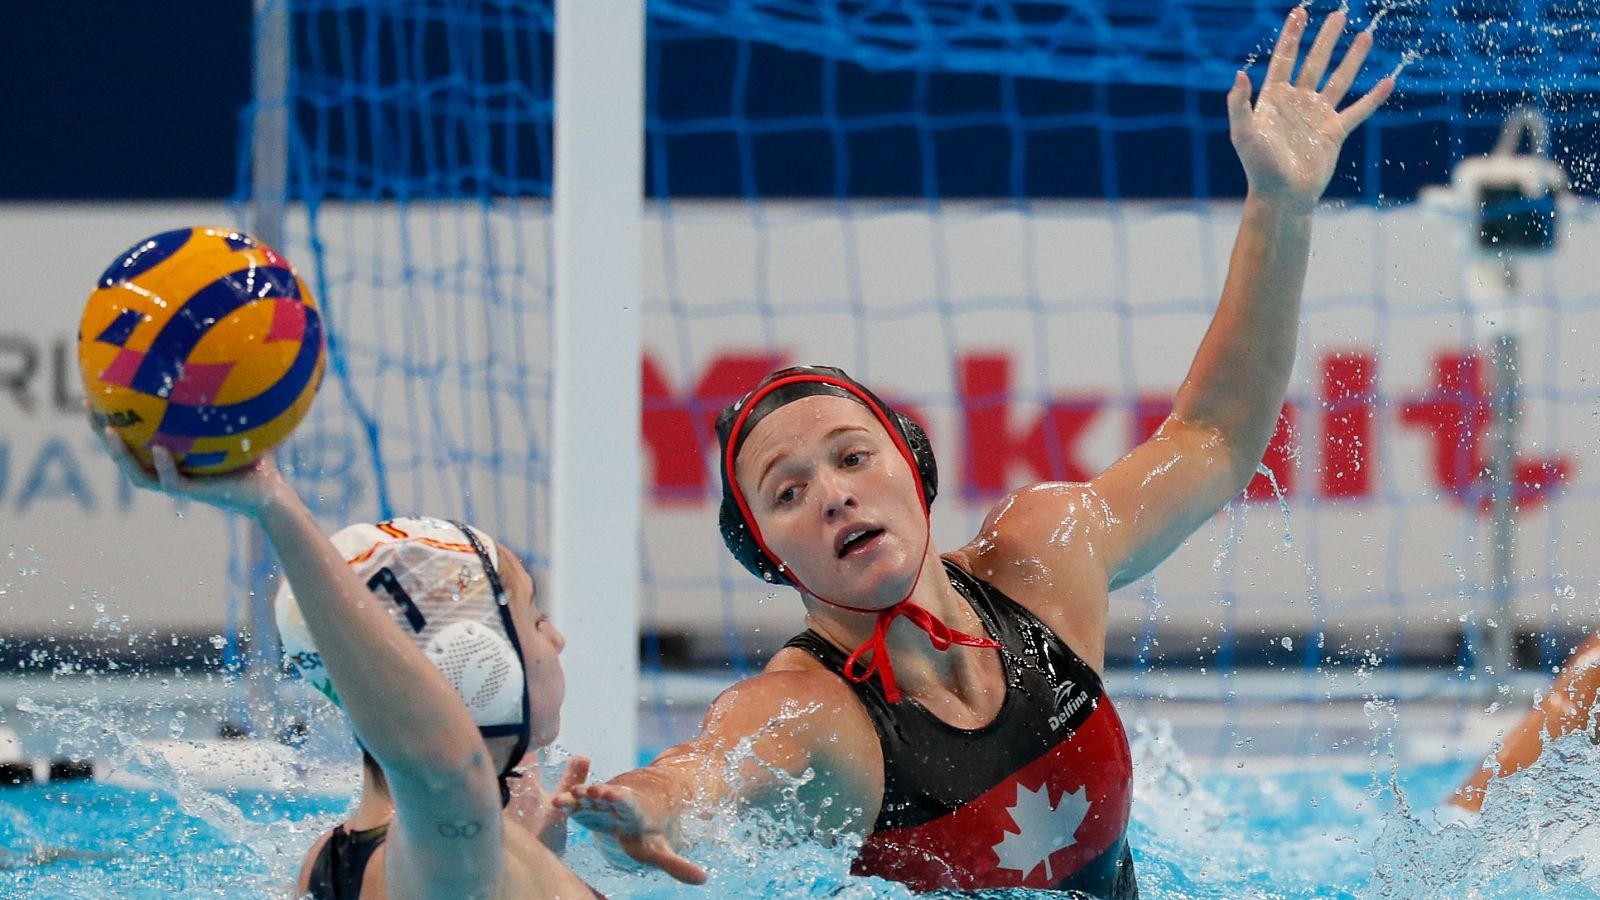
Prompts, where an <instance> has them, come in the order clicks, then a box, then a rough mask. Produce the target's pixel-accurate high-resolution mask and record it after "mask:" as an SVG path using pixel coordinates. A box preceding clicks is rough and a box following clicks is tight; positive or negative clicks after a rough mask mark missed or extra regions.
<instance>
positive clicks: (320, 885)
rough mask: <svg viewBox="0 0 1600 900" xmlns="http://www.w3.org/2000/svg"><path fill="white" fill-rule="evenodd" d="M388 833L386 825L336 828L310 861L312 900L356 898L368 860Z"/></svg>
mask: <svg viewBox="0 0 1600 900" xmlns="http://www.w3.org/2000/svg"><path fill="white" fill-rule="evenodd" d="M388 836H389V826H388V825H387V824H385V825H379V826H378V827H377V828H368V829H367V830H365V831H351V830H350V829H348V828H346V827H345V826H344V825H340V826H338V827H337V828H335V829H333V834H331V835H329V837H328V840H327V842H326V843H324V844H323V845H322V851H321V852H320V853H318V854H317V858H316V860H315V861H313V862H312V863H311V877H310V880H309V881H308V883H307V884H306V890H307V891H308V892H309V893H310V895H311V898H312V900H356V898H357V897H360V896H361V879H362V876H364V875H365V874H366V871H367V863H368V862H371V861H372V854H374V853H376V852H378V848H379V847H381V846H383V839H384V838H386V837H388Z"/></svg>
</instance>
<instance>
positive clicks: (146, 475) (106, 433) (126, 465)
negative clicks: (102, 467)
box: [96, 425, 161, 490]
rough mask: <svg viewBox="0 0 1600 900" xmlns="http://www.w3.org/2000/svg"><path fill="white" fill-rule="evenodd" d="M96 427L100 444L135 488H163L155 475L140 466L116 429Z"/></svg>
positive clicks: (107, 426) (108, 426)
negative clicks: (103, 445)
mask: <svg viewBox="0 0 1600 900" xmlns="http://www.w3.org/2000/svg"><path fill="white" fill-rule="evenodd" d="M96 427H97V428H99V431H100V442H101V443H103V444H105V447H106V453H108V454H110V456H111V459H112V461H113V462H115V463H116V464H117V468H119V469H121V470H122V474H123V475H124V476H125V477H126V478H127V479H128V481H129V482H131V483H132V484H133V486H134V487H141V488H148V489H150V490H159V489H160V488H161V482H159V481H158V480H156V475H155V473H153V472H151V471H150V470H149V469H146V468H145V467H144V466H142V465H140V463H139V460H137V459H135V458H134V456H133V451H132V450H130V449H129V448H128V442H127V441H124V440H123V439H122V435H120V434H117V430H116V429H115V428H112V427H111V426H110V425H106V426H104V427H100V426H98V425H97V426H96Z"/></svg>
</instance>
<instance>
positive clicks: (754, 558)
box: [717, 366, 939, 584]
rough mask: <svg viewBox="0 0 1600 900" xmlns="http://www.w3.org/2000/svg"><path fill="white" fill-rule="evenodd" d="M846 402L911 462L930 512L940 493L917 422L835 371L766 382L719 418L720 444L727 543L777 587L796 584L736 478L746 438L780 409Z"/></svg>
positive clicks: (782, 373)
mask: <svg viewBox="0 0 1600 900" xmlns="http://www.w3.org/2000/svg"><path fill="white" fill-rule="evenodd" d="M818 396H824V397H843V398H845V399H846V400H854V401H855V402H857V403H859V404H861V405H862V406H865V407H866V408H867V409H868V410H870V411H871V412H872V414H873V415H874V416H875V417H876V418H877V419H878V421H879V422H880V423H882V424H883V427H884V430H886V431H888V432H889V437H890V438H891V439H893V440H894V443H895V446H896V447H898V448H899V450H900V455H901V456H903V457H905V460H906V463H907V464H908V465H909V466H910V467H911V471H912V473H913V474H914V475H915V477H916V479H917V484H918V486H919V488H920V489H921V491H922V507H923V510H924V512H926V510H927V508H928V507H929V506H931V505H932V504H933V498H934V497H935V496H936V495H937V494H938V493H939V467H938V464H937V463H935V462H934V458H933V445H932V444H930V443H929V442H928V435H927V433H926V432H924V431H923V430H922V426H921V425H918V424H917V422H916V420H914V419H912V418H911V417H910V416H907V415H905V414H904V413H901V412H897V411H896V410H895V409H893V408H892V407H890V406H889V405H888V404H887V403H884V402H883V401H882V400H879V399H878V397H877V395H875V394H873V393H872V392H871V391H869V390H867V388H866V387H865V386H864V385H862V384H861V383H860V382H857V381H856V380H855V379H853V378H851V377H850V376H849V375H846V374H845V373H844V370H842V369H836V368H833V367H832V366H793V367H791V368H787V369H779V370H778V371H776V372H773V373H772V374H770V375H768V376H767V377H765V378H763V379H761V382H760V383H759V384H757V385H756V386H755V388H754V389H753V390H751V391H750V393H748V394H745V395H744V397H742V398H741V399H740V400H739V401H737V402H736V403H733V404H732V405H730V406H728V407H727V408H726V409H724V410H723V411H722V413H721V414H720V415H718V416H717V441H718V444H719V446H720V448H721V468H722V509H721V513H720V516H719V523H718V524H719V527H720V529H721V531H722V540H723V543H725V544H727V545H728V550H729V552H731V553H732V554H733V558H734V559H737V560H738V561H739V563H740V564H741V565H743V566H744V567H745V568H746V569H748V570H750V572H751V574H753V575H755V576H756V577H757V578H760V579H762V580H764V581H767V582H769V583H771V584H794V583H795V581H794V579H793V578H792V577H790V576H789V575H788V574H787V573H786V571H785V569H784V566H783V564H782V562H781V561H780V560H778V559H777V558H776V557H774V556H773V555H772V553H771V552H770V551H769V550H768V549H767V547H766V542H765V541H763V540H762V539H761V531H760V529H758V528H757V527H756V523H755V517H754V516H752V515H751V513H750V505H749V503H748V502H746V501H745V499H744V495H743V492H742V491H740V490H739V482H738V480H737V479H735V478H734V471H733V469H734V462H735V461H736V460H737V459H738V457H739V450H740V449H741V448H743V447H744V442H745V439H746V438H748V437H749V436H750V432H751V431H753V430H755V427H756V425H757V423H759V422H760V421H761V420H762V419H764V418H766V417H767V416H769V415H771V414H772V413H773V412H775V411H776V410H778V409H780V408H782V407H784V406H787V405H788V404H790V403H793V402H794V401H796V400H800V399H803V398H805V397H818Z"/></svg>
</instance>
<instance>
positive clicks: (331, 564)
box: [104, 429, 597, 900]
mask: <svg viewBox="0 0 1600 900" xmlns="http://www.w3.org/2000/svg"><path fill="white" fill-rule="evenodd" d="M104 436H105V442H106V446H107V448H108V450H109V451H110V453H111V454H112V456H113V457H114V458H115V459H116V460H117V463H118V465H119V466H120V467H121V468H122V470H123V472H124V473H125V474H126V475H127V476H128V478H129V479H130V480H132V481H133V483H134V484H136V485H139V486H141V487H146V488H152V489H156V490H161V491H165V492H166V493H169V494H173V495H176V496H182V497H187V498H190V499H193V500H199V501H201V502H204V503H208V504H210V505H212V506H216V507H219V508H221V509H226V510H232V511H234V512H239V513H243V514H245V515H247V516H249V517H250V518H252V519H253V520H255V521H256V522H257V523H258V524H259V525H260V526H261V528H262V530H263V531H264V532H265V533H266V535H267V538H268V539H269V540H270V541H271V542H272V546H273V548H274V549H275V550H276V551H277V554H278V559H279V561H280V562H281V563H282V565H283V570H284V574H285V576H286V579H287V580H286V583H285V586H284V589H283V590H281V591H280V593H279V598H278V602H279V608H278V618H279V623H280V626H281V628H282V631H283V633H284V643H285V650H286V658H287V659H288V662H289V664H290V665H292V666H294V667H295V668H296V669H298V670H299V671H300V672H301V673H302V674H303V675H304V676H305V677H306V679H307V680H308V681H309V682H310V683H311V684H312V685H313V686H315V687H317V688H318V689H319V690H321V691H323V693H325V694H327V695H328V697H329V698H330V699H332V700H333V701H334V702H335V703H336V704H338V705H339V706H340V707H342V708H343V709H344V711H345V712H346V713H347V714H348V715H349V717H350V722H351V724H352V725H353V726H354V728H355V733H356V737H357V739H358V740H359V741H360V743H361V746H362V748H363V749H364V751H365V752H366V753H367V754H368V755H369V756H370V757H371V760H372V762H373V763H374V765H372V766H371V767H369V771H367V772H365V773H364V780H363V790H362V793H361V798H360V802H359V804H358V805H357V807H356V809H355V811H354V813H353V814H352V815H351V816H350V817H349V819H348V820H347V821H346V822H345V823H343V824H341V825H340V826H339V827H337V828H335V829H334V830H333V831H332V832H330V833H329V834H327V835H324V836H323V837H322V838H321V839H320V840H318V841H317V843H316V844H315V845H314V846H313V847H312V849H311V851H310V853H309V855H308V858H307V860H306V863H305V865H304V866H303V867H302V870H301V873H300V878H299V884H298V889H299V891H300V892H301V893H300V894H297V896H303V895H304V894H306V893H309V895H310V896H311V897H313V898H316V900H328V898H355V897H360V898H362V900H382V898H385V897H394V898H398V897H417V898H438V897H451V898H456V897H461V898H466V897H482V898H490V897H497V898H527V897H551V898H554V897H562V898H579V897H594V896H597V895H596V894H595V893H594V892H593V891H592V890H591V889H590V888H589V887H588V886H587V885H585V884H584V883H583V881H582V880H581V879H579V878H578V876H576V875H574V874H573V873H572V872H571V871H570V870H569V869H567V868H566V866H564V865H563V864H562V863H561V861H560V860H559V859H558V858H557V857H556V855H555V854H554V853H553V852H552V851H551V850H550V849H549V848H547V847H546V846H545V845H544V844H543V843H541V841H540V839H539V836H538V835H537V834H535V831H536V830H541V828H540V826H539V825H538V824H535V826H534V827H533V828H530V827H528V826H527V825H526V824H525V816H524V815H523V813H525V812H526V809H525V807H524V805H523V804H516V803H512V798H511V794H512V791H511V788H510V786H509V784H508V779H510V778H512V775H513V771H514V769H515V768H516V766H517V764H518V762H519V761H520V760H521V759H522V757H523V754H524V752H525V751H526V750H527V749H528V747H529V745H530V744H533V745H537V746H543V745H545V744H548V743H549V742H550V741H552V740H554V738H555V735H556V731H557V729H558V727H559V725H560V710H561V700H562V696H563V694H564V693H565V690H566V685H565V680H564V677H563V675H562V672H561V662H560V659H559V655H560V653H561V648H562V646H563V643H564V641H563V639H562V637H561V634H560V633H559V632H558V631H557V630H556V629H555V626H554V625H553V624H552V623H550V621H549V620H548V619H546V618H545V617H544V616H543V615H542V614H541V613H540V611H539V608H538V605H537V602H536V598H535V596H534V586H533V580H532V578H531V577H530V576H529V574H528V572H527V570H525V569H524V568H523V567H522V565H521V563H519V562H518V561H517V559H516V558H515V557H514V556H512V555H511V554H510V553H509V552H507V551H505V550H504V549H503V548H501V547H499V546H498V545H497V544H495V543H494V542H493V541H492V540H490V539H489V538H488V537H487V536H485V535H483V534H482V533H481V532H479V531H477V530H476V529H473V528H470V527H468V526H465V525H460V524H457V523H451V522H445V521H442V520H438V519H396V520H392V521H389V522H383V523H379V524H378V525H354V526H351V527H349V528H346V529H344V530H342V531H340V532H339V533H338V534H336V535H334V537H333V539H332V540H331V541H330V540H329V539H328V538H327V537H325V536H324V535H323V534H322V531H321V530H320V529H319V528H318V527H317V523H316V520H315V519H314V518H313V517H312V515H311V512H310V511H309V510H308V509H307V508H306V506H305V504H304V503H303V502H302V501H301V499H300V497H299V496H298V495H297V494H296V493H295V492H294V489H293V488H291V487H290V486H289V484H288V483H287V482H286V481H284V479H283V477H282V476H281V475H280V474H279V473H278V470H277V467H276V465H275V464H274V462H273V459H272V457H271V456H270V455H268V456H267V457H265V458H263V459H261V460H259V461H257V462H256V463H254V464H251V465H250V466H247V467H246V468H244V469H242V470H239V471H238V472H235V473H231V474H228V475H221V476H213V477H205V478H186V477H184V476H182V475H180V474H178V471H177V467H176V466H175V465H174V463H173V460H172V455H171V454H170V453H168V452H167V451H166V450H164V449H159V448H158V449H156V450H155V472H153V473H152V472H149V471H147V470H145V469H143V468H141V467H140V465H139V463H138V462H137V461H136V460H135V459H134V458H133V456H132V454H131V453H130V452H129V450H128V448H127V446H126V445H125V444H124V443H123V441H122V439H121V438H119V437H118V436H117V435H116V433H115V432H114V431H112V430H110V429H106V430H105V432H104ZM375 599H376V600H377V601H378V602H374V600H375ZM582 767H583V764H581V763H580V764H579V766H578V767H577V769H575V770H572V769H569V773H568V775H569V777H575V776H578V775H581V773H582ZM508 804H509V805H508ZM519 807H523V808H519ZM536 817H537V816H536Z"/></svg>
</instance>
